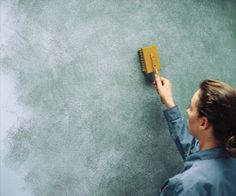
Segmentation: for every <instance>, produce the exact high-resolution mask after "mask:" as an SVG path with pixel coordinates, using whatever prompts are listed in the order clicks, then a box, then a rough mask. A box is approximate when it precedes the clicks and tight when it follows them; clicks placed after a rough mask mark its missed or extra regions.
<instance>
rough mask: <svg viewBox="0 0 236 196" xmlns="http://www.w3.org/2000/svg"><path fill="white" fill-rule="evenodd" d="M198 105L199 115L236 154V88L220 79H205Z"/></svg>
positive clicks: (217, 137)
mask: <svg viewBox="0 0 236 196" xmlns="http://www.w3.org/2000/svg"><path fill="white" fill-rule="evenodd" d="M197 107H198V116H199V117H202V116H205V117H206V118H207V119H208V120H209V122H210V123H211V124H212V126H213V134H214V136H215V138H216V139H217V140H218V141H221V142H222V144H223V145H224V148H225V150H226V151H227V152H228V153H229V154H230V155H231V156H236V89H235V88H234V87H232V86H230V85H229V84H226V83H224V82H222V81H219V80H204V81H203V82H201V84H200V95H199V102H198V106H197Z"/></svg>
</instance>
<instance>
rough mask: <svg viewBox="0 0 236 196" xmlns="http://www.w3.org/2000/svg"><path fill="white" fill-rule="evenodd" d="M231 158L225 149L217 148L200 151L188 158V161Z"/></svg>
mask: <svg viewBox="0 0 236 196" xmlns="http://www.w3.org/2000/svg"><path fill="white" fill-rule="evenodd" d="M223 157H224V158H225V157H229V154H228V153H227V151H226V150H225V149H224V148H223V147H215V148H211V149H207V150H201V151H200V150H199V151H197V152H195V153H193V154H191V155H189V156H188V157H187V158H186V161H195V160H207V159H217V158H223Z"/></svg>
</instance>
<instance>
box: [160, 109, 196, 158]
mask: <svg viewBox="0 0 236 196" xmlns="http://www.w3.org/2000/svg"><path fill="white" fill-rule="evenodd" d="M163 112H164V116H165V118H166V120H167V124H168V128H169V132H170V135H171V136H172V138H173V140H174V142H175V144H176V146H177V149H178V151H179V152H180V155H181V156H182V158H183V160H185V159H186V157H187V156H189V155H190V154H191V153H193V152H194V151H197V150H198V140H197V139H196V138H194V137H193V136H192V135H191V134H189V132H188V123H187V120H186V119H185V118H184V117H182V116H181V113H180V110H179V108H178V106H174V107H172V108H169V109H166V110H164V111H163Z"/></svg>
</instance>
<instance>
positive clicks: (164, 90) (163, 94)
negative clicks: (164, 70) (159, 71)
mask: <svg viewBox="0 0 236 196" xmlns="http://www.w3.org/2000/svg"><path fill="white" fill-rule="evenodd" d="M153 84H154V86H155V89H156V91H157V93H158V95H159V96H160V98H161V100H162V103H163V104H165V106H166V107H167V108H171V107H173V106H175V103H174V99H173V96H172V85H171V81H170V80H167V79H166V78H164V77H160V76H158V77H156V79H155V80H154V82H153Z"/></svg>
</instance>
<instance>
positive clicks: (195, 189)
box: [153, 77, 236, 196]
mask: <svg viewBox="0 0 236 196" xmlns="http://www.w3.org/2000/svg"><path fill="white" fill-rule="evenodd" d="M153 84H154V86H155V88H156V90H157V93H158V94H159V96H160V98H161V99H162V101H163V103H164V104H165V106H166V108H167V109H166V110H164V116H165V118H166V120H167V123H168V127H169V131H170V134H171V136H172V138H173V140H174V142H175V144H176V146H177V149H178V150H179V152H180V154H181V156H182V158H183V160H184V169H183V170H182V171H181V173H180V174H178V175H176V176H174V177H172V178H170V179H169V180H167V181H166V182H165V183H164V185H163V186H162V188H161V193H160V195H162V196H164V195H165V196H166V195H181V196H182V195H186V196H197V195H201V196H204V195H214V196H217V195H220V196H222V195H226V196H230V195H232V196H233V195H236V158H235V157H236V89H235V88H233V87H232V86H230V85H229V84H226V83H224V82H221V81H217V80H205V81H203V82H202V83H201V84H200V88H199V89H198V90H197V91H196V92H195V94H194V95H193V97H192V99H191V103H190V105H189V107H188V109H187V113H188V121H187V120H185V119H184V118H183V117H181V114H180V111H179V109H178V106H176V105H175V103H174V100H173V97H172V86H171V82H170V81H169V80H167V79H166V78H164V77H157V78H156V79H155V81H154V82H153Z"/></svg>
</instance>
